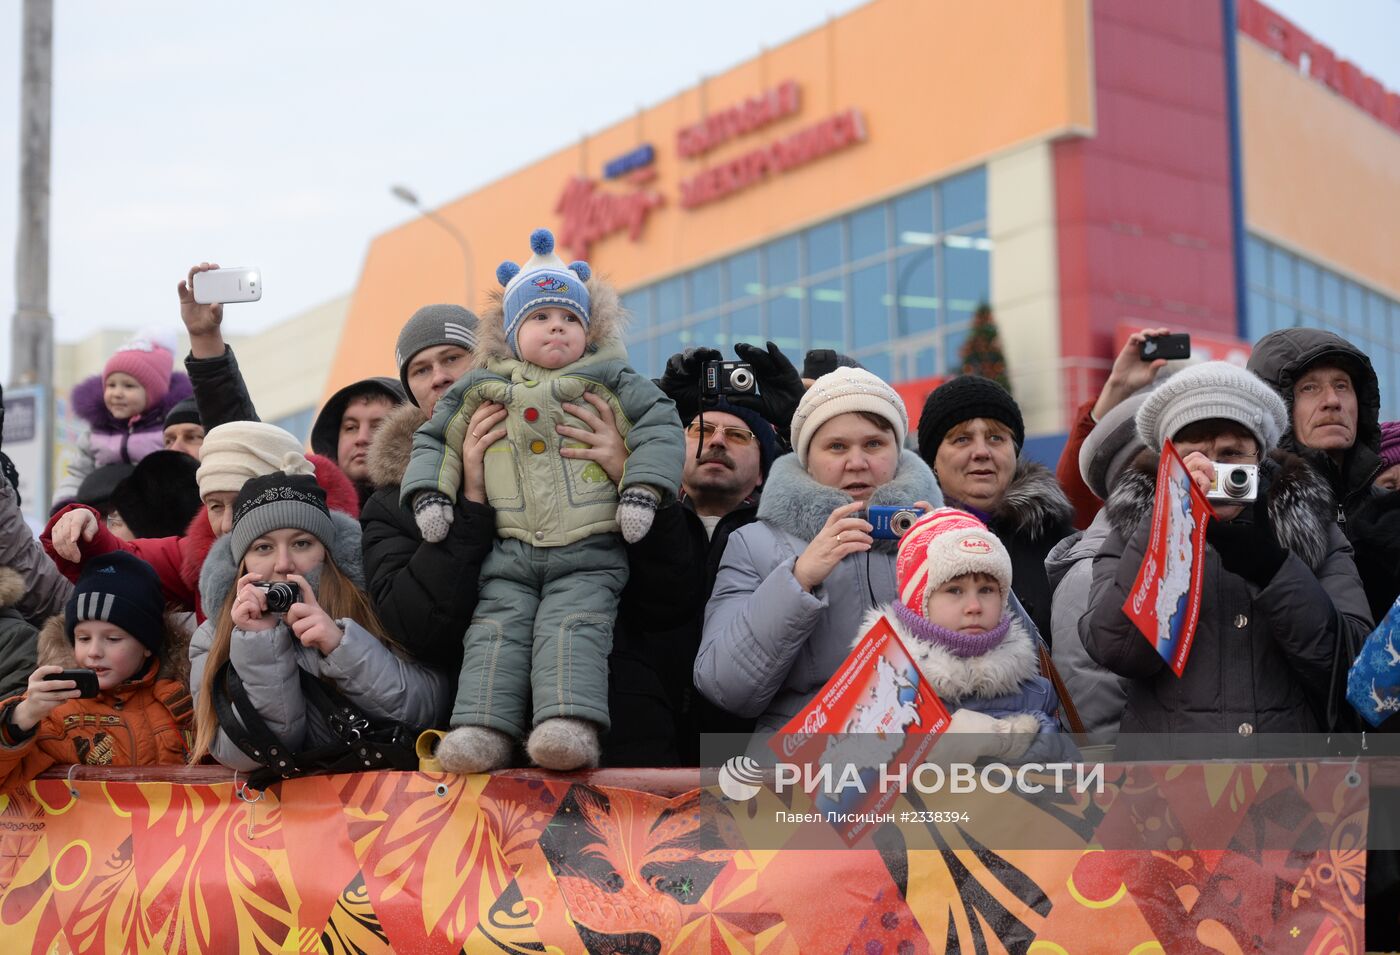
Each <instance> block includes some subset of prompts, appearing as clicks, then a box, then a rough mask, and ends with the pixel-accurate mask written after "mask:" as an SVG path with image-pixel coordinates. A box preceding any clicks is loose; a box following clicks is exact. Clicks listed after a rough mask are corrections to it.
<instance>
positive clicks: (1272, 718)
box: [1080, 362, 1371, 755]
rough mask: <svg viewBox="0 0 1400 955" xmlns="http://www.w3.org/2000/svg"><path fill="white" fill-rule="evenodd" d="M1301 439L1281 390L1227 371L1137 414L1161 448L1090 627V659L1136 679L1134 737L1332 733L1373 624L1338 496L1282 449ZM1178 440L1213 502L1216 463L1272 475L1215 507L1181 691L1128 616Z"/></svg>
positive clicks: (1203, 373)
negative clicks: (1167, 456) (1162, 475)
mask: <svg viewBox="0 0 1400 955" xmlns="http://www.w3.org/2000/svg"><path fill="white" fill-rule="evenodd" d="M1287 425H1288V417H1287V412H1286V410H1285V408H1284V405H1283V402H1282V401H1281V400H1280V399H1279V397H1278V396H1277V395H1276V394H1275V393H1274V391H1273V390H1272V389H1271V388H1270V387H1269V386H1268V385H1267V384H1265V383H1264V382H1263V381H1262V380H1261V379H1260V378H1258V377H1257V376H1255V375H1253V374H1251V373H1250V372H1248V371H1245V370H1244V369H1242V368H1238V367H1236V366H1234V365H1230V364H1228V363H1226V362H1206V363H1204V364H1201V365H1197V366H1195V367H1193V368H1188V369H1186V370H1184V371H1181V372H1178V373H1177V374H1175V375H1173V376H1172V377H1171V378H1169V379H1168V380H1167V381H1166V382H1164V383H1163V384H1161V385H1160V386H1159V387H1158V388H1157V389H1156V390H1155V391H1154V392H1152V394H1151V395H1150V396H1149V397H1148V398H1147V399H1146V400H1145V401H1144V402H1143V404H1142V407H1141V408H1139V409H1138V412H1137V430H1138V435H1139V436H1140V437H1141V438H1142V440H1143V443H1144V444H1146V445H1147V450H1146V451H1144V452H1142V454H1141V455H1139V456H1138V457H1137V458H1136V459H1135V460H1134V461H1133V462H1132V463H1131V464H1130V465H1129V466H1128V468H1127V469H1126V471H1125V473H1124V474H1123V475H1122V476H1120V477H1119V478H1118V481H1117V484H1116V485H1115V486H1114V487H1113V488H1112V490H1111V491H1110V493H1109V496H1108V501H1107V504H1106V506H1105V512H1106V513H1107V515H1108V519H1109V522H1110V524H1111V526H1112V529H1111V530H1110V532H1109V535H1108V537H1107V538H1106V539H1105V541H1104V543H1103V545H1102V547H1101V548H1100V550H1099V552H1098V556H1097V557H1096V558H1095V561H1094V578H1093V584H1092V586H1091V589H1090V597H1089V613H1088V614H1086V615H1085V616H1084V617H1083V618H1082V620H1081V622H1080V635H1081V636H1082V637H1083V639H1084V646H1085V649H1087V650H1088V652H1089V655H1090V656H1091V657H1093V658H1094V659H1095V660H1096V661H1098V662H1099V663H1100V664H1102V665H1103V666H1105V667H1107V668H1108V669H1109V670H1111V671H1113V672H1114V673H1117V674H1119V675H1121V676H1124V677H1128V678H1129V679H1130V680H1131V683H1130V685H1129V687H1128V695H1127V702H1126V705H1125V708H1124V712H1123V719H1122V722H1121V724H1120V729H1121V731H1122V732H1123V733H1164V732H1170V733H1183V732H1185V733H1193V732H1194V733H1231V734H1238V735H1240V736H1251V735H1253V734H1254V733H1292V734H1296V733H1308V732H1319V731H1324V730H1329V729H1331V728H1333V726H1334V724H1335V720H1336V715H1337V713H1338V712H1339V711H1340V708H1341V707H1342V706H1344V703H1343V701H1342V699H1341V693H1342V692H1343V691H1344V690H1345V676H1344V674H1345V673H1346V670H1347V667H1348V666H1349V665H1350V661H1351V659H1352V657H1353V655H1354V649H1355V647H1356V646H1358V645H1359V644H1360V642H1361V640H1362V639H1363V638H1364V637H1365V635H1366V634H1367V633H1368V632H1369V631H1370V629H1371V620H1370V612H1369V610H1368V607H1367V603H1366V595H1365V593H1364V591H1363V590H1362V587H1361V580H1360V578H1359V576H1358V575H1357V572H1356V567H1355V565H1354V564H1353V563H1352V558H1351V548H1350V546H1349V545H1348V544H1347V542H1346V539H1345V538H1344V537H1343V536H1342V533H1341V531H1340V530H1339V529H1338V528H1337V524H1336V521H1335V518H1334V510H1335V504H1334V503H1333V500H1332V495H1331V491H1330V490H1329V488H1328V486H1327V484H1326V482H1325V481H1323V480H1322V479H1321V478H1319V477H1318V476H1317V475H1316V473H1315V472H1313V471H1312V470H1311V469H1310V468H1309V467H1308V466H1307V464H1306V463H1305V462H1304V461H1303V460H1302V459H1301V458H1299V457H1297V456H1295V455H1292V454H1289V453H1287V452H1283V451H1279V450H1276V445H1277V443H1278V440H1279V438H1280V436H1281V435H1282V434H1283V432H1284V430H1285V429H1286V428H1287ZM1168 438H1170V439H1171V440H1172V443H1173V445H1174V446H1175V448H1176V450H1177V452H1178V453H1179V454H1180V455H1181V456H1182V459H1183V462H1184V463H1185V465H1186V468H1187V470H1188V471H1189V472H1190V474H1191V476H1192V478H1193V480H1195V481H1196V483H1197V484H1198V485H1199V486H1200V487H1202V489H1203V490H1204V489H1205V487H1207V486H1208V485H1209V484H1210V481H1211V478H1212V477H1213V476H1214V474H1215V468H1216V465H1217V464H1248V465H1258V466H1259V493H1258V497H1257V499H1256V500H1254V501H1250V502H1247V503H1243V504H1232V505H1216V507H1215V510H1216V514H1217V517H1216V518H1214V519H1211V520H1210V523H1209V525H1208V527H1207V530H1206V543H1207V547H1206V562H1205V571H1204V577H1203V579H1202V582H1201V605H1200V619H1199V623H1198V624H1197V628H1196V634H1195V640H1194V642H1193V644H1192V646H1191V652H1190V656H1189V658H1188V659H1187V661H1186V667H1185V669H1184V670H1183V671H1182V674H1181V676H1180V677H1177V676H1176V675H1175V674H1174V673H1173V672H1172V671H1171V669H1170V668H1169V667H1168V666H1167V664H1166V662H1165V661H1164V660H1163V659H1162V657H1161V656H1160V655H1159V654H1158V653H1157V650H1156V648H1155V647H1154V646H1153V643H1152V642H1151V641H1149V640H1148V639H1147V638H1146V637H1144V636H1143V635H1142V633H1140V632H1139V631H1138V629H1137V627H1136V626H1135V625H1134V624H1133V623H1132V622H1131V621H1130V620H1129V619H1128V617H1127V615H1126V614H1124V612H1123V605H1124V603H1125V601H1126V600H1127V599H1128V596H1129V594H1130V592H1131V590H1132V587H1133V582H1134V580H1135V579H1136V577H1137V573H1138V569H1139V568H1140V567H1141V565H1142V561H1143V554H1144V552H1145V551H1146V549H1147V546H1148V539H1149V537H1150V536H1151V530H1152V528H1151V524H1152V522H1151V513H1152V506H1153V499H1154V495H1155V493H1156V478H1157V464H1158V461H1159V455H1160V450H1161V448H1162V445H1163V442H1165V441H1166V439H1168ZM1338 667H1339V668H1340V669H1339V670H1338ZM1338 672H1339V673H1340V674H1341V675H1342V676H1341V677H1340V681H1341V682H1340V683H1338V684H1336V685H1335V686H1334V683H1333V679H1334V675H1336V674H1337V673H1338ZM1154 751H1155V752H1156V753H1158V754H1159V755H1160V754H1161V750H1160V749H1154ZM1222 755H1223V754H1222Z"/></svg>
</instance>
